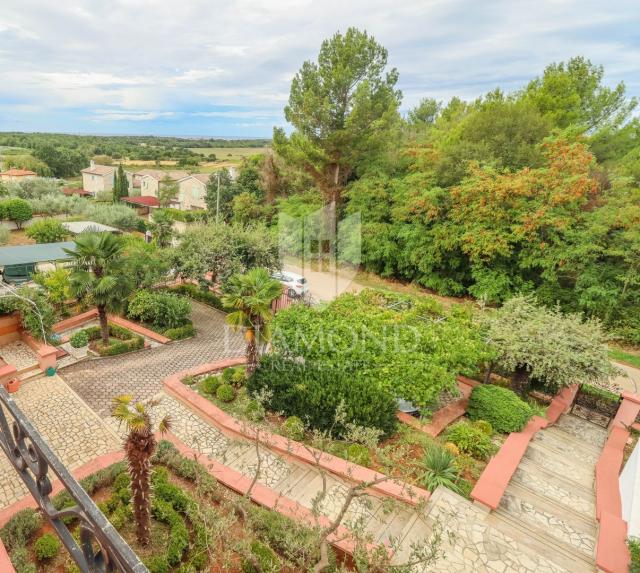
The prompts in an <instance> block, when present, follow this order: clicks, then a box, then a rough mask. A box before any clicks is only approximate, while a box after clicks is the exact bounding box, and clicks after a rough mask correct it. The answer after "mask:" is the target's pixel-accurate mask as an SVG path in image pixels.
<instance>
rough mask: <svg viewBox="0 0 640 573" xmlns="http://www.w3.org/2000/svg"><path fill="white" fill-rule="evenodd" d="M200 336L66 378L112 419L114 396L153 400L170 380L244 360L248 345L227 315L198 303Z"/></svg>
mask: <svg viewBox="0 0 640 573" xmlns="http://www.w3.org/2000/svg"><path fill="white" fill-rule="evenodd" d="M191 318H192V320H193V324H194V326H195V327H196V330H197V333H198V334H197V336H195V337H194V338H190V339H188V340H182V341H177V342H172V343H170V344H167V345H165V346H160V347H157V348H150V349H147V350H140V351H138V352H133V353H130V354H123V355H121V356H113V357H110V358H100V359H96V360H84V361H82V362H78V363H77V364H72V365H71V366H67V367H66V368H65V369H64V370H63V371H62V372H61V376H62V377H63V378H64V379H65V380H66V381H67V383H68V384H69V385H70V386H71V388H73V389H74V390H75V391H76V392H77V393H78V394H79V395H80V396H81V397H82V399H83V400H85V401H86V402H87V404H89V406H90V407H91V408H93V410H95V411H96V412H97V413H98V414H99V415H100V416H101V417H107V416H109V413H110V411H111V402H112V400H113V398H114V397H115V396H119V395H122V394H130V395H132V396H133V397H134V399H135V400H148V399H149V398H152V397H153V396H154V395H155V394H157V393H158V392H159V391H160V390H162V381H163V380H164V378H166V377H167V376H169V375H170V374H175V373H176V372H179V371H180V370H185V369H186V368H191V367H193V366H197V365H198V364H203V363H205V362H213V361H215V360H220V359H222V358H230V357H235V356H242V355H243V354H244V348H245V344H244V339H243V337H242V334H241V333H235V332H233V331H232V330H231V329H230V328H229V327H228V326H227V325H226V323H225V315H224V314H223V313H222V312H219V311H217V310H214V309H212V308H211V307H208V306H206V305H203V304H200V303H197V302H193V312H192V315H191Z"/></svg>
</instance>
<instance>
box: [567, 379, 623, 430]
mask: <svg viewBox="0 0 640 573" xmlns="http://www.w3.org/2000/svg"><path fill="white" fill-rule="evenodd" d="M620 404H622V398H620V397H617V398H616V399H615V400H614V399H613V397H609V396H608V395H606V394H605V393H603V392H599V391H597V390H596V391H588V390H587V389H586V388H585V386H584V384H581V385H580V388H579V389H578V393H577V394H576V397H575V399H574V401H573V404H572V405H571V413H572V414H574V415H576V416H579V417H580V418H584V419H585V420H588V421H590V422H593V423H594V424H597V425H598V426H602V427H603V428H607V427H608V426H609V423H610V422H611V420H613V418H614V417H615V415H616V414H617V413H618V409H619V408H620Z"/></svg>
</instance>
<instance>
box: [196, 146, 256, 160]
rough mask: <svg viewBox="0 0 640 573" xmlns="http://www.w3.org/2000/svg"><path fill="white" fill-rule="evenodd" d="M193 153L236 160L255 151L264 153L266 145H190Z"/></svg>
mask: <svg viewBox="0 0 640 573" xmlns="http://www.w3.org/2000/svg"><path fill="white" fill-rule="evenodd" d="M189 149H190V150H191V151H193V152H194V153H200V154H201V155H204V156H205V157H209V156H210V155H215V156H216V158H217V159H218V160H219V161H234V162H238V161H241V160H242V159H244V158H245V157H249V156H251V155H256V154H257V153H264V151H265V149H267V148H266V147H190V148H189Z"/></svg>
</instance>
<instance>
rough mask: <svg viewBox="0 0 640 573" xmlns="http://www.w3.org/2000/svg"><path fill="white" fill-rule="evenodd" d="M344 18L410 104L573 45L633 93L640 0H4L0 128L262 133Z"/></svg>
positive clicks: (639, 90)
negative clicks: (374, 50) (377, 47)
mask: <svg viewBox="0 0 640 573" xmlns="http://www.w3.org/2000/svg"><path fill="white" fill-rule="evenodd" d="M349 26H356V27H358V28H360V29H366V30H367V31H368V32H369V33H370V34H371V35H373V36H374V37H375V38H376V40H377V41H378V42H380V43H381V44H382V45H384V46H385V47H386V48H387V49H388V51H389V65H390V66H392V67H395V68H397V69H398V72H399V74H400V79H399V86H398V87H399V88H400V89H401V90H402V92H403V103H402V110H403V111H404V112H406V110H408V109H410V108H411V107H412V106H414V105H415V104H416V103H417V102H418V101H419V100H420V99H421V98H423V97H434V98H436V99H439V100H443V101H446V100H447V99H449V98H451V97H452V96H454V95H457V96H459V97H462V98H464V99H473V98H475V97H477V96H479V95H481V94H483V93H485V92H487V91H489V90H490V89H493V88H495V87H497V86H500V87H502V88H503V89H504V90H506V91H512V90H516V89H518V88H520V87H522V86H523V85H525V84H526V83H527V82H528V81H529V80H530V79H531V78H532V77H535V76H536V75H538V74H540V73H541V72H542V71H543V69H544V67H545V66H546V65H547V64H548V63H550V62H553V61H561V60H566V59H568V58H570V57H572V56H575V55H583V56H585V57H588V58H589V59H591V61H592V62H594V63H597V64H602V65H604V67H605V71H606V76H605V80H606V82H607V83H609V84H615V83H617V82H619V81H624V82H625V84H626V86H627V90H628V93H629V94H630V95H636V96H640V32H638V30H640V6H639V5H638V0H629V1H627V0H609V1H603V0H599V1H594V0H552V1H551V0H536V1H528V0H526V1H525V0H522V1H521V0H509V1H492V0H416V1H414V0H395V1H393V2H392V1H390V0H339V1H338V0H323V1H315V0H263V1H258V0H224V1H219V0H181V1H165V0H84V1H78V0H60V1H54V0H2V6H1V10H0V131H57V132H68V133H104V134H107V133H113V134H154V135H193V136H236V137H269V136H270V135H271V133H272V129H273V127H274V126H284V127H286V122H285V120H284V115H283V108H284V106H285V105H286V102H287V98H288V94H289V87H290V83H291V79H292V77H293V76H294V75H295V73H296V71H297V70H298V69H299V68H300V66H301V64H302V62H303V61H305V60H308V59H315V58H316V57H317V54H318V50H319V47H320V44H321V42H322V40H323V39H325V38H328V37H330V36H331V35H332V34H334V33H335V32H337V31H344V30H346V28H348V27H349Z"/></svg>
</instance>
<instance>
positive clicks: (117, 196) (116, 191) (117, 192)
mask: <svg viewBox="0 0 640 573" xmlns="http://www.w3.org/2000/svg"><path fill="white" fill-rule="evenodd" d="M128 195H129V181H128V180H127V175H126V173H125V172H124V168H123V167H122V163H120V165H118V170H117V171H116V174H115V176H114V180H113V202H114V203H117V202H118V201H120V200H121V199H122V198H123V197H127V196H128Z"/></svg>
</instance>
